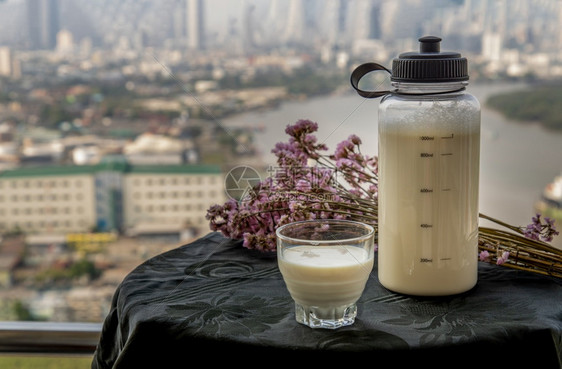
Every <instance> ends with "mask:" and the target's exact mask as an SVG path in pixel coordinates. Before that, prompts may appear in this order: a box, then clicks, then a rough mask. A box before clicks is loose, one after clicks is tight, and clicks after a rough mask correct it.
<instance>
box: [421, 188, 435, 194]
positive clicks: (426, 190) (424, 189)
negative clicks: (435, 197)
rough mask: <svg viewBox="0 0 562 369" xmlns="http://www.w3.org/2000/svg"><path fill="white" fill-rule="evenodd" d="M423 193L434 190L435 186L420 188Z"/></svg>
mask: <svg viewBox="0 0 562 369" xmlns="http://www.w3.org/2000/svg"><path fill="white" fill-rule="evenodd" d="M420 192H421V193H430V192H433V188H420Z"/></svg>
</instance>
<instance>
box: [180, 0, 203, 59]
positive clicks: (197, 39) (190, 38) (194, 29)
mask: <svg viewBox="0 0 562 369" xmlns="http://www.w3.org/2000/svg"><path fill="white" fill-rule="evenodd" d="M185 1H186V2H187V4H186V7H185V9H186V14H185V16H186V18H185V19H186V27H187V46H188V47H189V48H190V49H194V50H202V49H205V47H206V45H205V8H204V1H203V0H185Z"/></svg>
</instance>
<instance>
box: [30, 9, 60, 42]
mask: <svg viewBox="0 0 562 369" xmlns="http://www.w3.org/2000/svg"><path fill="white" fill-rule="evenodd" d="M26 5H27V9H26V10H27V42H28V46H29V48H30V49H53V48H54V47H55V46H56V44H57V33H58V32H59V3H58V0H27V2H26Z"/></svg>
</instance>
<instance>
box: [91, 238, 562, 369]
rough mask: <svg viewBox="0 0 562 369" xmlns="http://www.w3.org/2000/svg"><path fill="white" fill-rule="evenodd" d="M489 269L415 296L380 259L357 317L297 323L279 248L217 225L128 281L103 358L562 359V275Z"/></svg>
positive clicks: (113, 364) (131, 361)
mask: <svg viewBox="0 0 562 369" xmlns="http://www.w3.org/2000/svg"><path fill="white" fill-rule="evenodd" d="M478 278H479V279H478V283H477V285H476V287H475V288H473V289H472V290H471V291H469V292H467V293H464V294H460V295H456V296H451V297H439V298H423V297H412V296H406V295H400V294H396V293H392V292H390V291H388V290H386V289H385V288H384V287H382V286H381V285H380V283H379V282H378V279H377V268H376V263H375V269H374V270H373V272H372V273H371V276H370V279H369V281H368V282H367V286H366V290H365V292H364V294H363V296H362V297H361V299H360V300H359V302H358V310H359V312H358V317H357V319H356V322H355V324H354V325H353V326H349V327H344V328H340V329H338V330H324V329H311V328H308V327H306V326H304V325H301V324H298V323H297V322H296V321H295V317H294V305H293V301H292V300H291V297H290V295H289V293H288V291H287V289H286V287H285V284H284V282H283V279H282V277H281V274H280V273H279V270H278V267H277V260H276V255H275V254H271V253H270V254H264V253H261V252H259V251H256V250H248V249H245V248H243V247H242V246H241V243H240V241H236V240H229V239H226V238H224V237H223V236H222V235H220V234H218V233H211V234H209V235H207V236H205V237H203V238H200V239H198V240H196V241H195V242H193V243H191V244H188V245H184V246H181V247H178V248H177V249H174V250H171V251H169V252H166V253H164V254H161V255H159V256H156V257H154V258H152V259H150V260H148V261H146V262H145V263H143V264H141V265H140V266H138V267H137V268H136V269H135V270H134V271H132V272H131V273H130V274H129V275H128V276H127V277H126V278H125V279H124V280H123V282H122V283H121V285H120V286H119V287H118V289H117V291H116V293H115V296H114V298H113V302H112V306H111V310H110V313H109V314H108V316H107V318H106V320H105V322H104V326H103V329H102V334H101V338H100V342H99V344H98V347H97V349H96V352H95V355H94V359H93V362H92V368H145V367H155V368H169V367H182V368H186V367H191V366H194V360H196V362H200V360H203V361H204V363H206V364H209V365H213V364H220V365H233V364H235V365H244V366H249V367H257V366H258V365H259V366H262V367H263V366H267V365H271V364H275V365H277V364H285V363H292V364H294V365H296V364H297V363H298V362H299V360H306V361H303V363H306V364H307V365H310V364H313V363H318V364H320V363H321V362H322V363H329V364H332V365H334V364H335V363H338V362H339V361H341V362H343V361H344V360H345V361H348V360H353V363H354V364H356V365H359V363H361V365H363V364H364V363H367V364H368V365H373V366H377V367H384V365H382V366H381V364H387V363H389V364H393V367H396V368H403V367H405V366H402V365H401V364H406V363H407V364H417V365H423V366H424V367H425V366H426V365H430V366H431V367H433V368H435V367H444V368H458V367H466V366H468V365H474V366H478V367H480V368H486V367H496V365H500V366H504V365H514V366H512V367H514V368H519V367H525V365H528V366H527V367H529V368H533V369H534V368H559V367H560V358H561V356H562V281H560V280H558V279H555V278H550V277H543V276H539V275H536V274H531V273H528V272H521V271H516V270H512V269H508V268H505V267H501V266H495V265H490V264H486V263H480V265H479V276H478ZM356 360H359V361H356ZM365 360H368V361H365ZM151 365H154V366H151ZM394 365H396V366H394ZM298 366H299V367H300V366H301V365H298Z"/></svg>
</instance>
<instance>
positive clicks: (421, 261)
mask: <svg viewBox="0 0 562 369" xmlns="http://www.w3.org/2000/svg"><path fill="white" fill-rule="evenodd" d="M420 263H433V259H430V258H420Z"/></svg>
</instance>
